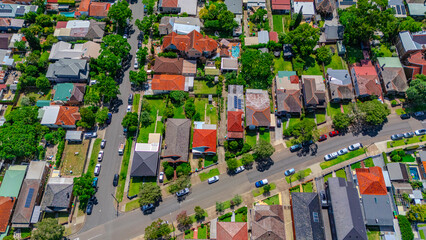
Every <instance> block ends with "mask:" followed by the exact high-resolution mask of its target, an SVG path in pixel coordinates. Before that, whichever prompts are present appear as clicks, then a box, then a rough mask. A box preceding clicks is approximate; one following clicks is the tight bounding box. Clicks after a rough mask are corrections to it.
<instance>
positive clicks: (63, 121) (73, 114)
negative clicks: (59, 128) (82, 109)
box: [55, 106, 80, 126]
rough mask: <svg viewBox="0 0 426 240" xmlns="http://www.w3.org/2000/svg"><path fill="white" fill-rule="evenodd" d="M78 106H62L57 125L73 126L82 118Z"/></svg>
mask: <svg viewBox="0 0 426 240" xmlns="http://www.w3.org/2000/svg"><path fill="white" fill-rule="evenodd" d="M78 109H79V108H78V107H70V106H60V108H59V113H58V118H56V123H55V124H56V125H67V126H72V125H75V123H76V122H77V121H78V120H80V113H79V112H78Z"/></svg>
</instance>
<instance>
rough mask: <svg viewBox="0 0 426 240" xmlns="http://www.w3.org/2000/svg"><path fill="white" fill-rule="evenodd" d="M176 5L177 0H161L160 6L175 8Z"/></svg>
mask: <svg viewBox="0 0 426 240" xmlns="http://www.w3.org/2000/svg"><path fill="white" fill-rule="evenodd" d="M177 6H178V0H163V3H162V4H161V7H168V8H175V7H177Z"/></svg>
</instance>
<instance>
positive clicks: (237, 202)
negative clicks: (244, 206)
mask: <svg viewBox="0 0 426 240" xmlns="http://www.w3.org/2000/svg"><path fill="white" fill-rule="evenodd" d="M232 201H233V202H234V204H235V205H240V204H241V203H242V202H243V198H242V197H241V196H240V195H238V194H237V195H235V196H234V197H233V198H232Z"/></svg>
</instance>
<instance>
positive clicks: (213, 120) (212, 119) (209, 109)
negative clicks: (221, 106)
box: [207, 104, 218, 124]
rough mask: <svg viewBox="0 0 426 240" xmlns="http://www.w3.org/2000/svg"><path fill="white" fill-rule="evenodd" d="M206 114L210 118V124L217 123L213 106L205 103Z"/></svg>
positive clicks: (216, 115) (215, 110)
mask: <svg viewBox="0 0 426 240" xmlns="http://www.w3.org/2000/svg"><path fill="white" fill-rule="evenodd" d="M207 116H208V117H209V118H210V124H217V119H218V114H217V109H216V107H215V106H213V105H211V104H209V105H207Z"/></svg>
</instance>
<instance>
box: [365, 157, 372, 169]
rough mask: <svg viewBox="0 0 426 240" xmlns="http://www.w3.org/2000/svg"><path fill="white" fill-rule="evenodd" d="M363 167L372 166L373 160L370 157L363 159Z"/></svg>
mask: <svg viewBox="0 0 426 240" xmlns="http://www.w3.org/2000/svg"><path fill="white" fill-rule="evenodd" d="M364 165H365V167H374V162H373V159H372V158H367V159H365V160H364Z"/></svg>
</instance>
